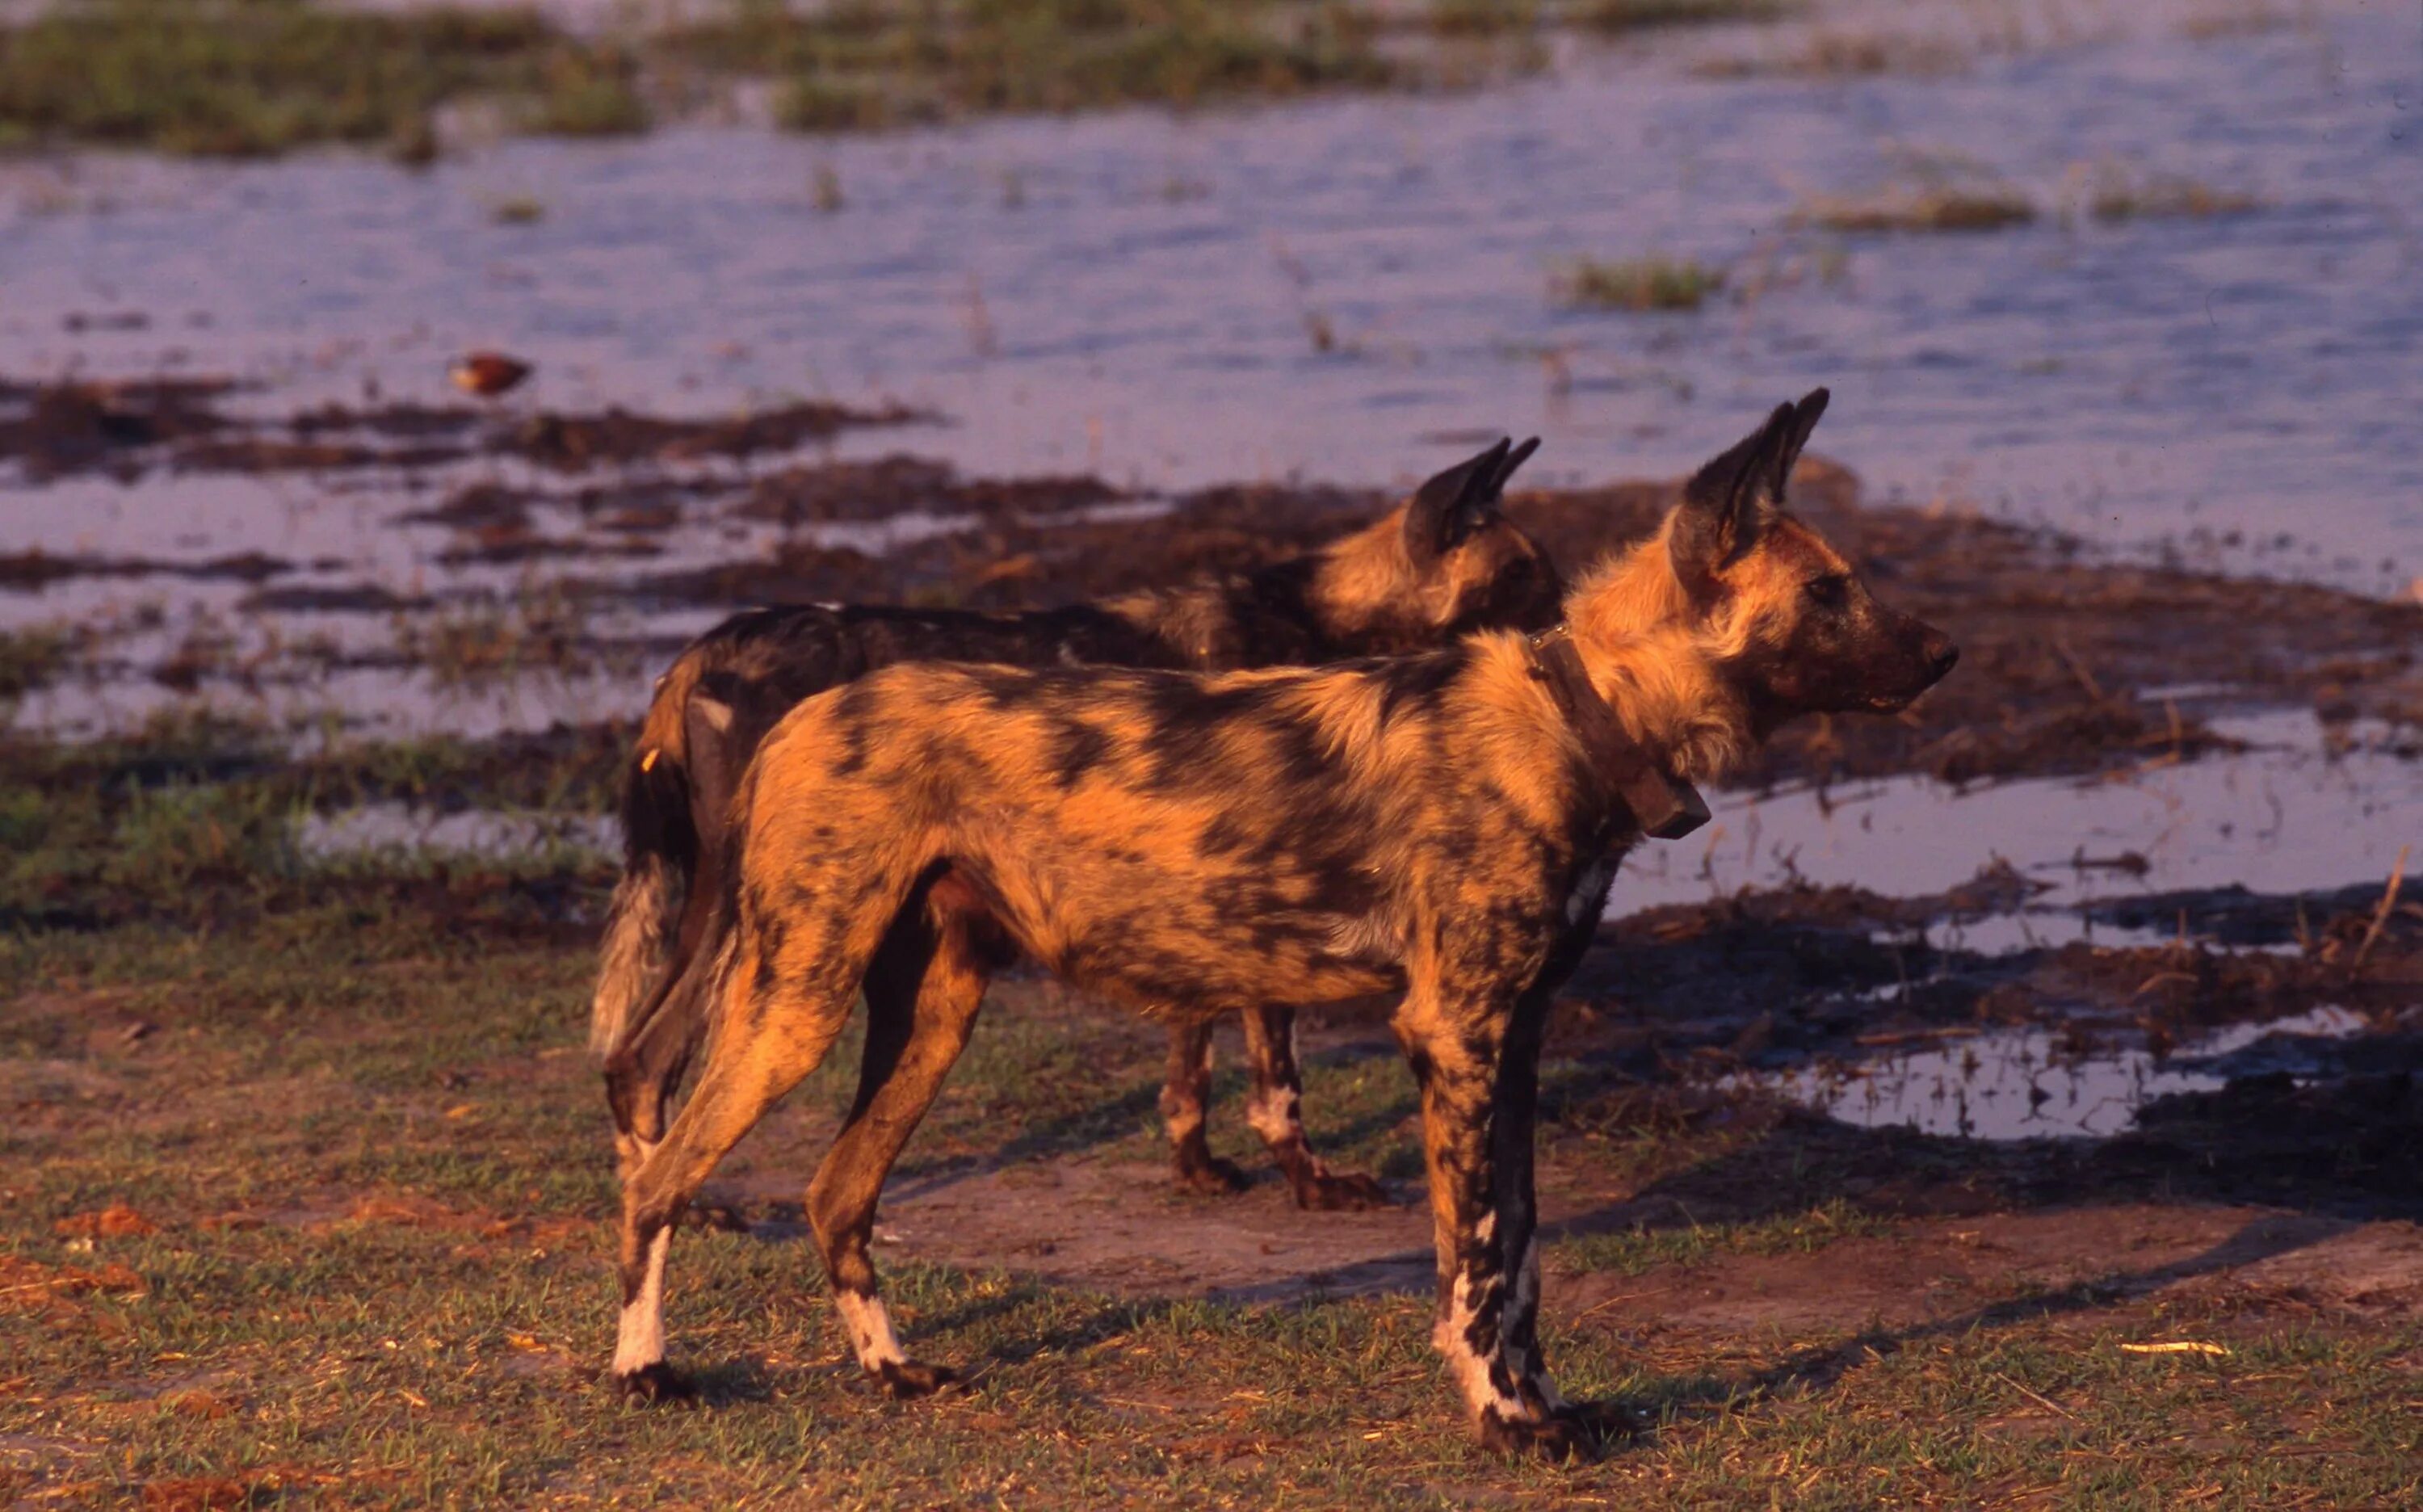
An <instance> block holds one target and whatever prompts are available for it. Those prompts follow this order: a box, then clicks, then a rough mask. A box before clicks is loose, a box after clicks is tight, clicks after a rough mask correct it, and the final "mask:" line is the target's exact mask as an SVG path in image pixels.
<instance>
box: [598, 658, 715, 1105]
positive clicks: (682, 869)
mask: <svg viewBox="0 0 2423 1512" xmlns="http://www.w3.org/2000/svg"><path fill="white" fill-rule="evenodd" d="M705 661H706V659H705V657H704V656H703V655H702V654H701V653H700V652H699V650H698V649H697V648H695V647H694V648H692V649H691V650H690V651H689V652H686V653H684V654H683V655H682V657H681V658H680V659H679V660H677V661H674V662H673V668H672V670H671V671H669V672H667V673H666V674H665V676H664V677H663V678H662V680H660V681H659V682H658V683H657V695H656V697H655V699H654V700H653V701H652V702H650V703H649V705H648V715H647V718H646V720H644V721H643V722H642V723H641V726H640V740H639V744H638V746H637V747H636V748H635V749H634V750H633V751H632V752H631V757H630V762H629V764H628V765H627V766H626V767H625V769H624V772H623V876H622V880H621V881H619V882H617V883H615V884H614V896H613V899H612V900H611V901H610V902H609V903H608V904H607V905H606V941H605V946H604V948H603V950H602V951H601V952H600V960H599V963H598V972H597V994H596V995H595V996H594V998H592V999H591V1001H590V1005H589V1048H590V1049H591V1051H592V1052H594V1054H595V1055H596V1056H597V1058H599V1059H601V1060H602V1059H604V1058H607V1057H609V1056H610V1055H612V1054H613V1053H614V1050H615V1048H616V1047H617V1046H619V1045H620V1044H621V1043H622V1042H623V1040H624V1038H625V1036H626V1035H627V1034H628V1033H629V1032H630V1028H631V1025H632V1021H633V1016H634V1013H635V1012H636V1011H637V1010H638V1008H639V1006H640V1005H641V1003H643V1002H645V1001H647V1000H648V998H649V996H650V995H651V994H652V993H653V991H654V990H655V988H656V986H657V979H658V978H660V977H661V976H662V975H663V973H664V970H665V966H666V963H667V962H668V961H669V959H670V958H671V956H672V954H673V934H674V931H675V929H676V927H677V926H678V924H679V921H680V918H681V912H682V905H683V903H684V902H685V901H686V900H687V899H688V898H689V889H690V883H691V880H692V879H693V877H694V876H695V875H696V873H697V870H698V846H699V838H698V825H697V822H696V820H694V819H693V818H692V817H691V814H690V783H689V735H688V733H687V732H688V729H689V719H688V711H689V696H690V693H691V692H692V691H693V690H694V689H695V688H696V687H697V686H698V679H699V676H700V675H701V673H702V672H703V671H704V670H705Z"/></svg>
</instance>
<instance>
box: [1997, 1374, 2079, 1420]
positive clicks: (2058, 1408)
mask: <svg viewBox="0 0 2423 1512" xmlns="http://www.w3.org/2000/svg"><path fill="white" fill-rule="evenodd" d="M1994 1378H1995V1379H1996V1380H1998V1381H2001V1382H2002V1383H2003V1385H2005V1386H2007V1387H2009V1388H2010V1389H2011V1390H2013V1391H2015V1392H2017V1393H2019V1394H2020V1395H2021V1396H2024V1397H2026V1398H2027V1399H2028V1400H2029V1401H2031V1402H2034V1403H2035V1404H2036V1405H2037V1406H2038V1407H2041V1408H2043V1409H2045V1410H2046V1411H2048V1412H2058V1413H2060V1414H2061V1415H2062V1416H2063V1417H2066V1418H2067V1419H2069V1421H2070V1422H2072V1423H2075V1422H2077V1421H2078V1414H2077V1413H2075V1412H2072V1411H2071V1410H2070V1409H2067V1408H2066V1407H2064V1406H2062V1405H2061V1404H2060V1403H2059V1402H2056V1401H2054V1400H2053V1399H2052V1398H2051V1397H2050V1396H2047V1395H2045V1394H2044V1393H2042V1392H2034V1391H2030V1390H2029V1389H2028V1388H2026V1387H2024V1386H2022V1385H2020V1384H2019V1382H2018V1381H2015V1380H2013V1379H2011V1377H2008V1376H2005V1375H2003V1373H2002V1372H2001V1371H1999V1370H1998V1371H1996V1372H1994Z"/></svg>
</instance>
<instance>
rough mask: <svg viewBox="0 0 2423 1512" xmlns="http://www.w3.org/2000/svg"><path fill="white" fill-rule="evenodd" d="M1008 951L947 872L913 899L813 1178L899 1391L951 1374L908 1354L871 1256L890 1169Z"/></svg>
mask: <svg viewBox="0 0 2423 1512" xmlns="http://www.w3.org/2000/svg"><path fill="white" fill-rule="evenodd" d="M1008 959H1009V952H1008V951H1007V950H1006V948H1005V947H1004V946H1003V943H1002V942H1001V940H1000V938H999V936H998V935H997V933H996V932H995V931H994V927H993V925H992V923H991V921H990V918H989V917H988V916H987V915H985V913H984V912H983V909H982V906H981V905H980V904H978V903H977V902H976V901H975V899H974V895H972V894H969V893H967V892H966V891H965V890H964V888H963V887H962V886H960V885H959V884H958V883H955V882H954V881H953V880H952V879H950V878H949V877H948V876H947V875H946V876H944V877H943V878H942V880H941V881H939V882H938V883H934V884H933V885H931V886H929V887H927V888H926V889H925V892H924V895H923V896H922V897H917V898H912V899H911V900H910V903H909V905H908V906H907V907H906V908H904V909H902V910H901V912H900V916H899V917H898V918H897V919H896V920H895V921H894V923H893V926H892V930H891V932H890V933H889V934H887V935H886V936H885V938H884V941H883V946H882V948H881V949H879V950H878V951H877V952H876V956H875V963H874V965H873V966H872V967H871V968H869V970H868V972H867V975H866V1012H867V1022H866V1052H865V1059H864V1060H863V1063H862V1064H861V1066H860V1069H859V1082H858V1097H857V1100H856V1101H855V1102H853V1103H852V1104H851V1105H850V1110H849V1118H848V1120H847V1122H845V1123H844V1124H843V1126H842V1131H841V1134H840V1136H839V1137H838V1138H835V1139H834V1141H833V1146H832V1149H831V1151H829V1152H828V1153H827V1154H826V1155H825V1158H824V1161H823V1163H822V1164H820V1165H819V1166H817V1168H816V1177H815V1179H814V1180H813V1181H811V1182H810V1183H809V1185H808V1200H807V1208H808V1222H809V1224H810V1225H811V1226H812V1227H813V1228H814V1229H815V1230H816V1243H817V1245H818V1247H819V1248H820V1249H822V1250H823V1251H824V1262H825V1271H826V1274H827V1275H828V1276H830V1277H831V1281H832V1289H833V1303H834V1305H835V1307H837V1308H838V1309H839V1310H840V1312H841V1319H842V1324H843V1326H844V1327H845V1328H846V1329H848V1331H849V1345H850V1349H851V1352H852V1353H854V1354H855V1355H856V1356H857V1357H858V1362H859V1363H860V1364H861V1365H863V1366H864V1367H865V1368H866V1370H867V1372H868V1373H869V1374H871V1375H873V1376H874V1377H876V1378H877V1379H878V1380H879V1381H880V1382H881V1383H882V1386H883V1390H884V1391H885V1392H886V1393H888V1394H890V1395H893V1396H895V1397H910V1396H924V1395H926V1394H927V1393H931V1392H934V1391H936V1390H938V1389H940V1388H941V1387H942V1386H944V1385H946V1384H948V1383H949V1382H950V1381H951V1380H952V1379H953V1378H954V1377H953V1374H952V1372H951V1371H949V1370H948V1369H945V1368H943V1367H942V1366H938V1365H927V1364H921V1363H919V1362H917V1361H913V1360H911V1359H910V1358H909V1357H908V1356H907V1355H905V1354H904V1353H902V1351H901V1348H900V1341H899V1340H898V1339H897V1338H896V1337H895V1336H894V1334H893V1331H892V1319H891V1315H890V1314H889V1313H886V1312H885V1310H884V1306H883V1300H882V1297H880V1296H879V1294H878V1292H877V1288H876V1279H875V1266H874V1264H873V1263H872V1262H871V1261H870V1260H869V1259H868V1258H867V1253H866V1247H867V1241H868V1238H869V1237H870V1236H871V1234H872V1233H873V1232H874V1229H875V1211H876V1204H877V1202H878V1201H879V1199H880V1197H881V1196H882V1192H883V1178H884V1176H885V1175H886V1174H887V1173H888V1172H889V1171H890V1170H891V1169H892V1163H893V1162H894V1161H895V1160H896V1159H898V1158H899V1156H900V1151H901V1149H902V1148H903V1147H904V1146H905V1145H907V1144H908V1142H909V1137H910V1136H911V1134H913V1133H914V1132H915V1131H916V1128H917V1124H918V1122H920V1121H921V1120H923V1119H924V1118H925V1116H926V1109H927V1108H928V1107H930V1106H932V1105H933V1101H934V1097H935V1094H936V1093H937V1092H939V1091H940V1090H942V1078H943V1077H944V1076H945V1075H947V1074H949V1072H950V1069H951V1067H952V1065H953V1064H954V1063H955V1062H956V1061H957V1060H958V1058H959V1052H960V1051H961V1050H963V1049H965V1048H966V1047H967V1042H968V1035H969V1033H970V1031H971V1030H973V1029H974V1027H975V1019H976V1010H977V1008H978V1006H979V1005H980V1004H981V1003H982V1002H983V1000H984V990H985V982H986V980H987V979H988V978H989V977H990V974H991V972H992V971H993V970H994V969H996V968H997V967H998V966H999V965H1001V964H1002V963H1005V962H1006V961H1007V960H1008Z"/></svg>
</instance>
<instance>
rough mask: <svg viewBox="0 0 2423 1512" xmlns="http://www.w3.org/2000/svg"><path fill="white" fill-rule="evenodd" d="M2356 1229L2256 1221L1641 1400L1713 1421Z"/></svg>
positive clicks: (1692, 1380)
mask: <svg viewBox="0 0 2423 1512" xmlns="http://www.w3.org/2000/svg"><path fill="white" fill-rule="evenodd" d="M2355 1227H2357V1223H2356V1221H2355V1220H2354V1219H2352V1218H2318V1217H2313V1216H2310V1215H2296V1216H2291V1217H2285V1218H2283V1217H2266V1218H2255V1219H2253V1220H2251V1221H2250V1222H2248V1223H2247V1224H2246V1225H2245V1226H2244V1227H2242V1228H2241V1229H2240V1230H2239V1231H2238V1232H2237V1233H2233V1234H2231V1235H2230V1236H2229V1237H2228V1238H2226V1239H2224V1240H2223V1241H2222V1242H2221V1243H2219V1244H2216V1245H2214V1246H2213V1247H2212V1248H2211V1249H2207V1250H2205V1251H2203V1252H2202V1253H2200V1254H2195V1255H2191V1256H2189V1257H2187V1258H2186V1259H2183V1260H2176V1261H2173V1262H2171V1263H2170V1264H2168V1265H2156V1266H2153V1267H2151V1268H2149V1269H2146V1270H2138V1271H2113V1272H2110V1273H2108V1274H2106V1275H2103V1276H2098V1277H2097V1278H2095V1279H2094V1280H2092V1281H2080V1282H2078V1283H2076V1284H2074V1285H2071V1286H2067V1287H2065V1288H2063V1289H2062V1290H2060V1291H2058V1292H2055V1293H2052V1294H2051V1295H2048V1296H2039V1297H2024V1298H2018V1299H2014V1300H2011V1301H2004V1302H1994V1303H1990V1304H1988V1305H1987V1306H1985V1307H1980V1308H1974V1309H1972V1310H1971V1311H1969V1312H1966V1313H1957V1314H1956V1315H1954V1316H1951V1317H1945V1318H1938V1319H1935V1320H1933V1321H1931V1322H1927V1323H1920V1324H1914V1325H1911V1326H1910V1327H1908V1328H1902V1329H1863V1330H1861V1332H1859V1333H1857V1334H1854V1335H1853V1336H1851V1337H1850V1338H1848V1339H1845V1340H1844V1341H1842V1342H1841V1343H1839V1344H1834V1345H1825V1346H1823V1347H1820V1348H1815V1349H1805V1350H1801V1351H1799V1352H1798V1353H1797V1354H1794V1355H1791V1356H1788V1357H1787V1358H1785V1359H1783V1360H1782V1361H1778V1362H1777V1363H1775V1364H1773V1365H1770V1366H1768V1367H1767V1368H1766V1369H1765V1370H1762V1371H1757V1372H1754V1373H1752V1374H1751V1375H1749V1376H1747V1377H1711V1376H1702V1377H1684V1378H1677V1379H1675V1380H1673V1381H1671V1383H1667V1384H1665V1385H1662V1386H1653V1387H1652V1388H1651V1389H1650V1390H1649V1392H1647V1393H1645V1395H1646V1396H1647V1398H1648V1399H1649V1401H1651V1402H1653V1403H1655V1404H1656V1405H1659V1406H1662V1407H1667V1408H1671V1409H1675V1410H1677V1411H1679V1412H1681V1413H1684V1414H1687V1415H1692V1416H1714V1415H1718V1414H1721V1413H1724V1412H1729V1411H1732V1410H1734V1409H1737V1408H1740V1407H1742V1406H1745V1405H1748V1404H1751V1403H1756V1402H1760V1401H1765V1400H1767V1399H1770V1398H1775V1397H1782V1396H1797V1395H1802V1394H1807V1393H1817V1392H1825V1391H1829V1390H1831V1389H1832V1388H1833V1387H1834V1386H1835V1385H1836V1384H1837V1383H1839V1382H1840V1381H1841V1380H1842V1378H1843V1377H1845V1375H1847V1374H1848V1373H1849V1372H1850V1371H1851V1369H1852V1368H1853V1367H1854V1366H1856V1365H1858V1364H1860V1363H1861V1361H1865V1360H1868V1359H1871V1358H1877V1359H1881V1358H1883V1357H1885V1356H1888V1355H1892V1354H1894V1353H1897V1352H1898V1351H1900V1350H1903V1349H1906V1348H1908V1347H1909V1346H1911V1345H1919V1344H1924V1343H1926V1342H1927V1341H1929V1340H1934V1339H1954V1338H1959V1337H1961V1336H1962V1335H1965V1334H1969V1333H1972V1332H1975V1331H1978V1330H1981V1329H2003V1328H2010V1327H2015V1326H2018V1325H2021V1324H2030V1323H2041V1322H2045V1321H2048V1320H2050V1319H2053V1318H2058V1317H2064V1316H2067V1315H2069V1314H2073V1313H2084V1312H2088V1311H2090V1310H2093V1309H2096V1308H2102V1307H2109V1306H2111V1305H2112V1304H2114V1303H2115V1302H2121V1301H2126V1300H2128V1299H2129V1298H2130V1297H2138V1296H2143V1295H2145V1294H2146V1293H2149V1292H2153V1291H2158V1290H2160V1289H2161V1288H2162V1287H2165V1286H2169V1285H2173V1284H2176V1283H2177V1282H2179V1281H2191V1280H2193V1279H2195V1278H2197V1277H2199V1276H2210V1275H2214V1274H2217V1273H2219V1272H2221V1271H2225V1270H2232V1269H2236V1268H2238V1267H2239V1266H2241V1265H2254V1264H2256V1263H2257V1262H2258V1261H2263V1260H2270V1259H2273V1258H2275V1257H2277V1256H2280V1255H2285V1254H2290V1253H2293V1252H2295V1251H2296V1250H2299V1249H2306V1248H2308V1247H2310V1246H2312V1245H2316V1244H2320V1243H2321V1242H2322V1241H2324V1240H2326V1239H2329V1238H2331V1237H2333V1236H2335V1235H2337V1234H2340V1233H2346V1232H2348V1231H2349V1230H2351V1229H2353V1228H2355Z"/></svg>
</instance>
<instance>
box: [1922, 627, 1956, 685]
mask: <svg viewBox="0 0 2423 1512" xmlns="http://www.w3.org/2000/svg"><path fill="white" fill-rule="evenodd" d="M1924 655H1925V657H1926V671H1927V675H1928V676H1930V677H1931V678H1933V679H1934V680H1935V681H1937V682H1941V681H1942V680H1943V677H1944V675H1945V674H1946V673H1949V672H1950V671H1951V670H1952V669H1953V667H1954V666H1955V665H1956V664H1957V663H1958V661H1960V647H1958V646H1956V645H1953V644H1952V638H1951V637H1950V636H1948V635H1946V634H1944V633H1943V632H1942V631H1941V630H1934V631H1930V632H1929V633H1928V635H1927V637H1926V645H1925V648H1924Z"/></svg>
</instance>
